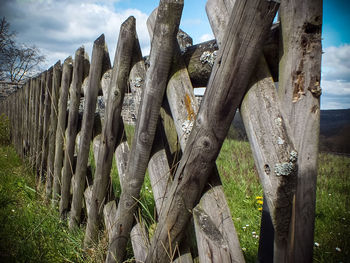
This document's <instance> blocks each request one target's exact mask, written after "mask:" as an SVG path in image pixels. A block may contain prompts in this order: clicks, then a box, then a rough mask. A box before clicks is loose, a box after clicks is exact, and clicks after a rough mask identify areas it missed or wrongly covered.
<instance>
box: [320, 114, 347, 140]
mask: <svg viewBox="0 0 350 263" xmlns="http://www.w3.org/2000/svg"><path fill="white" fill-rule="evenodd" d="M320 124H321V127H320V129H321V131H320V132H321V135H324V136H326V137H330V136H334V135H336V134H337V133H338V132H339V130H341V129H343V128H344V127H345V126H347V125H350V109H346V110H321V123H320Z"/></svg>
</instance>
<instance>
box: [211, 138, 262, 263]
mask: <svg viewBox="0 0 350 263" xmlns="http://www.w3.org/2000/svg"><path fill="white" fill-rule="evenodd" d="M216 163H217V166H218V170H219V174H220V176H221V180H222V184H223V188H224V192H225V195H226V198H227V201H228V205H229V207H230V210H231V214H232V219H233V222H234V224H235V228H236V231H237V234H238V237H239V240H240V244H241V247H242V249H243V252H244V256H245V258H246V261H247V262H255V260H256V255H257V253H258V243H259V239H258V235H259V233H260V217H261V212H260V211H259V208H260V207H261V205H260V204H258V203H257V199H256V198H257V197H261V196H262V188H261V186H260V184H259V179H258V177H257V173H256V171H255V168H254V160H253V158H252V153H251V150H250V146H249V144H248V143H247V142H244V141H235V140H230V139H227V140H225V142H224V144H223V146H222V149H221V152H220V155H219V157H218V159H217V161H216Z"/></svg>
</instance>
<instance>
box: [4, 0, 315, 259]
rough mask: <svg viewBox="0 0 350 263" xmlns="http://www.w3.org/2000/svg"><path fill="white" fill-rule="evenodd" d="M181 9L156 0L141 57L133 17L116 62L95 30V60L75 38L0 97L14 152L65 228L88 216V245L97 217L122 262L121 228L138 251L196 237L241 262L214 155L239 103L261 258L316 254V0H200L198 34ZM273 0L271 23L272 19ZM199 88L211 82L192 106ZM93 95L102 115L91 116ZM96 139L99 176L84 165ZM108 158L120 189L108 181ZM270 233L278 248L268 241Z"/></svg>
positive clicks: (211, 253)
mask: <svg viewBox="0 0 350 263" xmlns="http://www.w3.org/2000/svg"><path fill="white" fill-rule="evenodd" d="M182 8H183V1H181V0H161V1H160V4H159V7H158V8H157V9H156V10H155V11H154V12H153V13H152V14H151V16H150V18H149V19H148V22H147V26H148V29H149V33H150V35H151V38H152V46H151V52H150V56H149V60H148V62H147V63H145V61H144V59H143V57H142V54H141V49H140V45H139V42H138V38H137V33H136V29H135V23H136V21H135V19H134V18H133V17H129V18H128V19H127V20H126V21H125V22H124V23H123V24H122V25H121V28H120V34H119V39H118V44H117V48H116V53H115V57H114V62H113V66H112V65H111V62H110V58H109V54H108V51H107V47H106V44H105V39H104V35H101V36H100V37H99V38H98V39H96V40H95V42H94V46H93V51H92V57H91V63H90V62H89V58H88V56H87V54H86V52H85V51H84V48H82V47H81V48H79V49H78V50H77V51H76V53H75V57H74V59H72V58H71V57H68V58H67V59H66V60H65V61H64V63H63V64H62V65H61V62H60V61H59V62H57V63H56V64H55V65H54V66H53V67H51V68H50V69H48V70H47V71H45V72H43V73H41V74H40V75H38V76H37V77H35V78H32V79H30V80H28V81H27V82H26V83H25V84H24V87H23V88H22V89H20V90H18V91H17V92H15V93H13V94H12V95H11V96H9V97H7V98H6V99H5V100H3V101H1V105H0V112H1V113H5V114H7V116H8V117H9V119H10V123H11V136H12V142H13V144H14V146H15V147H16V150H17V152H18V153H19V154H20V155H21V157H22V158H28V159H29V161H30V162H31V164H32V165H33V168H34V171H35V173H36V178H37V187H38V188H44V187H45V188H44V189H45V198H46V200H47V201H51V202H52V203H53V204H56V205H58V206H59V211H60V214H61V217H62V219H67V220H68V222H69V226H70V228H74V227H76V226H78V225H79V224H80V223H81V221H82V219H83V216H84V215H85V219H86V221H87V224H86V234H85V240H84V245H85V247H86V248H89V247H91V246H92V245H93V244H94V243H95V242H98V233H99V229H100V228H101V226H102V222H103V221H104V227H105V228H106V229H107V231H108V239H109V248H108V252H107V257H106V262H122V261H123V259H124V257H125V252H126V246H127V243H128V240H129V239H131V243H132V246H133V250H134V257H135V260H136V261H137V262H168V261H176V262H192V260H193V259H192V255H193V253H192V252H193V246H194V245H193V244H190V243H189V242H186V240H190V239H191V235H195V239H196V242H195V243H196V249H197V250H198V255H199V260H200V262H244V256H243V253H242V250H241V248H240V244H239V240H238V237H237V234H236V231H235V227H234V224H233V221H232V219H231V213H230V210H229V208H228V205H227V201H226V199H225V196H224V193H223V189H222V185H221V181H220V175H219V173H218V170H217V168H216V165H215V160H216V158H217V156H218V154H219V152H220V148H221V146H222V143H223V141H224V139H225V137H226V135H227V133H228V129H229V127H230V124H231V123H232V120H233V118H234V115H235V113H236V111H237V109H239V110H240V112H241V114H242V118H243V121H244V125H245V128H246V131H247V134H248V138H249V141H250V144H251V147H252V151H253V155H254V160H255V164H256V167H257V171H258V174H259V178H260V181H261V184H262V187H263V190H264V202H265V204H267V206H266V211H265V213H263V217H262V222H263V224H262V229H261V233H262V234H263V233H264V231H265V233H267V231H268V229H272V231H273V233H269V234H270V235H272V236H273V239H269V238H265V239H264V237H265V236H266V235H262V238H263V239H262V240H260V248H259V261H260V262H272V261H274V262H311V261H312V251H313V234H314V218H315V190H316V188H315V187H316V175H317V155H318V133H319V115H320V104H319V97H320V95H321V88H320V63H321V28H322V1H321V0H313V1H302V0H297V1H281V4H280V3H279V1H263V0H242V1H235V0H225V1H224V0H208V1H207V4H206V11H207V14H208V18H209V21H210V24H211V27H212V30H213V33H214V35H215V38H216V41H215V40H213V41H208V42H205V43H201V44H198V45H192V39H191V38H190V37H189V36H188V35H187V34H186V33H185V32H183V31H182V30H179V28H178V26H179V23H180V18H181V13H182ZM277 10H279V22H278V23H276V24H274V25H272V22H273V20H274V18H275V16H276V12H277ZM176 40H177V41H176ZM214 61H215V62H214ZM275 82H278V83H279V84H278V88H277V89H276V86H275ZM195 86H207V90H206V92H205V96H204V97H203V101H202V103H201V106H200V107H199V104H198V102H197V100H196V98H195V96H194V91H193V88H194V87H195ZM129 90H130V92H131V94H132V96H133V100H134V107H135V109H136V112H138V114H137V116H136V118H137V123H136V128H135V135H134V140H133V143H132V145H128V142H127V140H126V139H127V138H126V135H125V132H124V124H123V121H122V119H121V110H122V105H123V99H124V96H125V94H126V93H127V92H128V91H129ZM99 95H102V96H103V100H104V102H105V104H106V109H105V111H104V114H103V118H98V117H96V114H95V110H96V101H97V97H98V96H99ZM81 97H83V98H84V103H83V111H82V107H81V106H82V105H80V104H81V103H80V102H81ZM68 102H69V103H68ZM68 104H69V105H68ZM162 107H163V108H164V109H165V110H161V108H162ZM81 111H82V112H81ZM160 112H162V114H160ZM169 116H170V117H169ZM165 118H168V121H167V122H165V121H164V119H165ZM169 118H170V120H171V122H169ZM169 123H171V125H172V126H171V127H169V125H170V124H169ZM173 127H175V130H176V132H177V135H178V142H179V145H180V148H181V151H182V157H181V159H180V160H179V163H178V165H177V166H176V169H174V167H173V166H172V165H171V164H172V162H173V160H171V159H170V156H169V154H168V152H167V149H168V144H169V143H170V142H169V137H168V136H167V135H168V133H167V132H168V131H169V129H174V128H173ZM91 143H92V144H93V148H94V158H95V165H96V169H95V173H94V176H93V179H92V178H91V176H88V173H87V167H88V159H89V150H90V145H91ZM114 160H115V161H116V165H117V168H118V174H119V180H120V185H121V189H122V191H121V194H120V196H118V201H117V197H116V196H115V193H113V190H112V189H111V187H110V186H111V178H110V171H111V167H112V163H113V161H114ZM147 168H148V171H149V177H150V180H151V185H152V189H153V194H154V199H155V204H156V210H157V219H158V222H157V226H156V229H155V232H154V234H153V237H152V238H151V240H149V239H148V234H147V233H146V229H145V226H144V224H143V222H142V220H140V218H139V216H137V207H138V205H139V203H138V200H139V198H140V190H141V187H142V185H143V181H144V176H145V172H146V169H147ZM83 209H85V210H86V213H83V214H84V215H83V214H82V211H83ZM265 217H266V218H267V219H269V218H270V220H271V224H272V225H271V227H270V226H269V225H268V224H265V222H268V220H266V218H265ZM268 244H270V247H272V248H273V249H272V250H269V251H263V250H264V248H266V247H269V245H268Z"/></svg>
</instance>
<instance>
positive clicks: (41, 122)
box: [36, 71, 46, 185]
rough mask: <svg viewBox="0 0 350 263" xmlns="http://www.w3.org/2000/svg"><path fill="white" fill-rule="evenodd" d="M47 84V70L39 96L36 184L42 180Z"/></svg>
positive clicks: (42, 76) (42, 78) (42, 79)
mask: <svg viewBox="0 0 350 263" xmlns="http://www.w3.org/2000/svg"><path fill="white" fill-rule="evenodd" d="M45 86H46V71H44V72H43V73H41V85H40V97H39V104H40V107H39V126H38V140H37V144H36V154H37V161H36V185H38V184H39V180H40V168H41V159H42V151H41V150H42V144H43V127H44V107H45Z"/></svg>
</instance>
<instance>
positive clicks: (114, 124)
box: [84, 16, 136, 246]
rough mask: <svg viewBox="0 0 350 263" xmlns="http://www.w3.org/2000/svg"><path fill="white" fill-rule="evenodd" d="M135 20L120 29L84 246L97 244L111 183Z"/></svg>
mask: <svg viewBox="0 0 350 263" xmlns="http://www.w3.org/2000/svg"><path fill="white" fill-rule="evenodd" d="M135 34H136V24H135V18H134V17H132V16H131V17H129V18H128V19H127V20H126V21H125V22H124V23H123V24H122V25H121V27H120V33H119V38H118V44H117V49H116V53H115V57H114V63H113V69H112V75H111V81H110V85H109V89H108V101H107V106H106V107H107V108H106V113H105V120H104V125H103V128H102V134H101V143H100V145H99V151H98V156H97V158H98V159H97V162H96V170H95V176H94V184H93V188H92V200H93V201H92V202H91V206H90V209H89V217H88V219H87V226H86V232H85V241H84V243H85V246H89V245H91V244H92V243H93V242H96V241H97V238H98V227H99V223H100V222H101V219H102V215H103V206H104V201H105V200H106V195H107V191H108V183H109V182H110V176H109V174H110V171H111V167H112V161H113V154H114V150H115V147H116V143H117V141H116V139H117V133H118V132H119V131H120V125H119V123H120V122H119V119H120V114H121V110H122V106H123V100H124V95H125V91H126V87H127V80H128V76H129V71H130V65H131V58H132V50H133V44H134V41H135Z"/></svg>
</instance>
